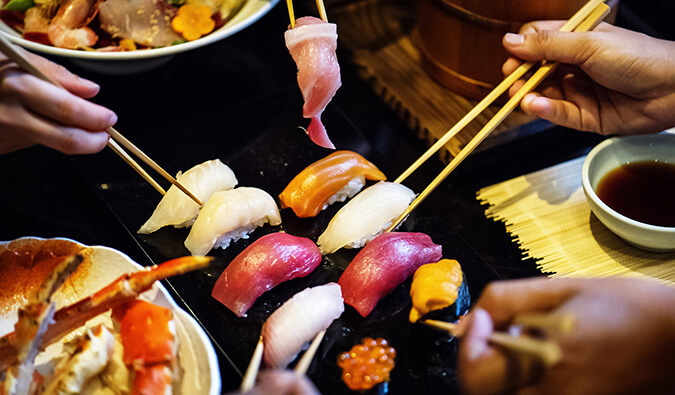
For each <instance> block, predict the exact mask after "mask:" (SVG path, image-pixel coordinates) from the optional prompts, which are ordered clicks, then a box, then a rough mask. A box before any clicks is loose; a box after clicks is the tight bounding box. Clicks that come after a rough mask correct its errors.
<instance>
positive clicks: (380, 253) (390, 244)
mask: <svg viewBox="0 0 675 395" xmlns="http://www.w3.org/2000/svg"><path fill="white" fill-rule="evenodd" d="M442 257H443V247H442V246H440V245H438V244H434V242H433V241H432V240H431V237H429V236H428V235H426V234H424V233H413V232H393V233H385V234H382V235H379V236H377V237H376V238H375V240H373V241H371V242H370V243H369V244H368V245H367V246H366V247H365V248H364V249H363V250H361V251H360V252H359V253H358V254H357V255H356V256H355V257H354V260H353V261H352V262H351V263H350V264H349V266H347V269H345V271H344V273H342V276H340V279H339V280H338V284H340V286H341V287H342V292H343V294H344V299H345V303H346V304H348V305H350V306H352V307H353V308H355V309H356V311H358V312H359V314H361V315H362V316H364V317H365V316H367V315H368V314H370V312H371V311H373V309H374V308H375V305H377V302H378V301H379V300H380V298H382V297H384V296H386V295H388V294H389V293H390V292H391V291H393V290H394V288H396V287H398V286H399V284H401V283H402V282H403V281H405V279H407V278H408V277H410V276H411V275H412V274H413V273H414V272H415V270H417V268H418V267H420V266H422V265H424V264H427V263H431V262H438V261H439V260H441V258H442Z"/></svg>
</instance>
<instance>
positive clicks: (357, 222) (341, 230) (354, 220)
mask: <svg viewBox="0 0 675 395" xmlns="http://www.w3.org/2000/svg"><path fill="white" fill-rule="evenodd" d="M414 198H415V193H414V192H413V191H412V190H410V189H409V188H408V187H406V186H405V185H401V184H395V183H393V182H385V181H380V182H378V183H377V184H375V185H372V186H370V187H368V188H366V189H364V190H363V191H362V192H361V193H359V194H358V195H356V197H354V198H353V199H352V200H351V201H349V202H348V203H347V204H345V206H344V207H342V208H341V209H340V210H339V211H338V212H337V214H335V217H333V219H331V221H330V223H328V226H327V227H326V230H325V231H324V232H323V233H322V234H321V236H319V239H318V240H317V244H318V245H319V249H320V250H321V253H322V254H331V253H333V252H335V251H337V250H339V249H340V248H342V247H346V248H360V247H363V246H364V245H365V244H366V243H368V242H369V241H370V240H372V239H374V238H375V237H376V236H377V235H378V234H380V233H381V232H382V231H383V230H385V229H386V228H387V227H388V226H389V225H391V222H392V221H393V220H394V219H396V218H397V217H398V216H399V215H401V214H402V213H403V211H405V209H406V208H408V205H410V202H412V201H413V199H414Z"/></svg>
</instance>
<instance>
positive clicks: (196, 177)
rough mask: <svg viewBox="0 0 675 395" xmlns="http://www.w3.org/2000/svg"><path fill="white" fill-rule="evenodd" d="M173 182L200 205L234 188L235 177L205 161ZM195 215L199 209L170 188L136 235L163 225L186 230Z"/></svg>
mask: <svg viewBox="0 0 675 395" xmlns="http://www.w3.org/2000/svg"><path fill="white" fill-rule="evenodd" d="M176 179H177V180H178V181H179V182H180V183H181V184H183V186H185V188H187V189H188V190H189V191H190V192H192V194H194V195H195V196H196V197H197V198H198V199H199V200H201V201H202V203H204V202H206V201H208V200H209V198H210V197H211V196H212V195H213V194H214V193H216V192H218V191H226V190H228V189H232V188H234V187H235V186H236V185H237V177H235V175H234V173H233V172H232V170H231V169H230V168H229V167H228V166H227V165H226V164H224V163H223V162H221V161H220V160H219V159H214V160H209V161H206V162H204V163H202V164H199V165H197V166H195V167H193V168H191V169H190V170H188V171H186V172H185V173H183V174H181V173H178V175H177V176H176ZM197 214H199V205H198V204H197V203H195V201H194V200H192V199H190V197H189V196H188V195H186V194H185V193H184V192H183V191H181V190H180V189H178V188H177V187H176V186H174V185H172V186H171V187H170V188H169V190H168V191H167V192H166V195H164V197H163V198H162V200H160V202H159V204H158V205H157V208H155V211H154V212H153V213H152V215H151V216H150V218H149V219H148V220H147V221H146V222H145V224H143V226H141V229H139V230H138V233H144V234H145V233H152V232H155V231H156V230H158V229H159V228H161V227H163V226H167V225H173V226H175V227H177V228H181V227H185V226H190V225H192V223H193V222H194V220H195V218H197Z"/></svg>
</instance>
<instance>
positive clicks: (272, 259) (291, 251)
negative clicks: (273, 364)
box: [211, 233, 321, 317]
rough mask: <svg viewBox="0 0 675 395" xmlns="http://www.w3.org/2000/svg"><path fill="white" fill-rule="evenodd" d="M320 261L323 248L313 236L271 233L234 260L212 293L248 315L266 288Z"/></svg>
mask: <svg viewBox="0 0 675 395" xmlns="http://www.w3.org/2000/svg"><path fill="white" fill-rule="evenodd" d="M320 263H321V252H319V248H318V247H317V246H316V244H314V242H313V241H312V240H310V239H307V238H305V237H298V236H293V235H289V234H288V233H271V234H268V235H265V236H263V237H261V238H259V239H258V240H256V241H255V242H253V243H252V244H251V245H250V246H248V247H247V248H246V249H245V250H244V251H242V252H241V254H239V255H237V257H236V258H234V260H233V261H232V262H230V264H229V265H228V266H227V268H226V269H225V271H223V273H222V274H221V275H220V277H219V278H218V281H216V285H215V286H214V287H213V292H211V296H213V297H214V298H215V299H217V300H218V301H219V302H220V303H222V304H224V305H225V306H227V308H228V309H230V310H232V312H233V313H235V314H236V315H238V316H239V317H244V316H246V312H247V311H248V309H250V308H251V306H253V303H254V302H255V300H256V299H258V297H259V296H260V295H262V294H263V293H264V292H265V291H267V290H269V289H271V288H273V287H275V286H277V285H278V284H279V283H281V282H282V281H286V280H291V279H293V278H296V277H303V276H306V275H308V274H309V273H311V272H312V271H313V270H314V269H315V268H316V267H317V266H319V264H320Z"/></svg>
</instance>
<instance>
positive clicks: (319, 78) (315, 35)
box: [284, 17, 342, 148]
mask: <svg viewBox="0 0 675 395" xmlns="http://www.w3.org/2000/svg"><path fill="white" fill-rule="evenodd" d="M284 36H285V39H286V47H287V48H288V50H289V52H290V53H291V56H292V57H293V60H295V63H296V65H297V67H298V86H299V87H300V91H301V92H302V97H303V99H304V101H305V104H304V106H303V107H302V114H303V115H302V116H303V117H305V118H307V119H311V122H310V126H309V130H308V134H309V137H310V138H311V140H312V141H313V142H314V143H316V144H318V145H320V146H322V147H325V148H335V147H334V145H333V143H332V142H331V141H330V139H329V138H328V134H327V133H326V129H325V128H324V127H323V124H322V123H321V113H323V111H324V110H325V109H326V106H327V105H328V103H329V102H330V101H331V99H332V98H333V96H335V92H337V90H338V88H339V87H340V86H341V85H342V81H341V79H340V65H339V64H338V61H337V56H336V55H335V50H336V49H337V26H336V25H335V24H334V23H327V22H324V21H322V20H320V19H318V18H314V17H303V18H299V19H298V20H296V24H295V27H294V28H293V29H289V30H287V31H286V33H285V35H284Z"/></svg>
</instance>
